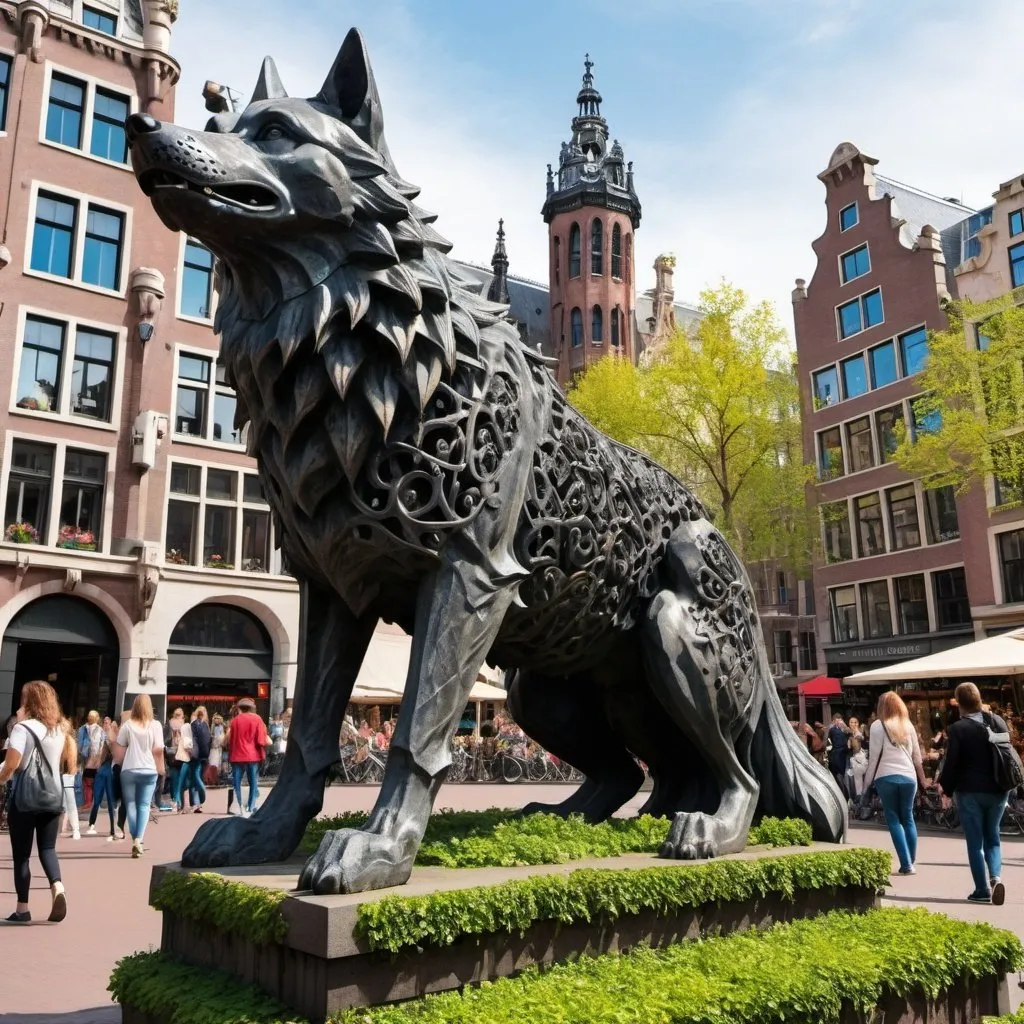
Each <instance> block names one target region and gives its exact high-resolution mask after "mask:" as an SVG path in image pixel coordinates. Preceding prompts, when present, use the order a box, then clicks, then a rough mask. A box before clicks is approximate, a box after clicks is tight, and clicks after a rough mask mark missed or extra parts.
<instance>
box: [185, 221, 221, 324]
mask: <svg viewBox="0 0 1024 1024" xmlns="http://www.w3.org/2000/svg"><path fill="white" fill-rule="evenodd" d="M212 295H213V253H212V252H210V250H209V249H207V248H206V247H205V246H203V245H200V244H199V243H198V242H193V241H191V240H190V241H188V242H187V243H186V244H185V266H184V271H183V273H182V279H181V312H182V315H183V316H195V317H201V318H203V319H209V317H210V316H212V313H211V309H210V307H211V301H212Z"/></svg>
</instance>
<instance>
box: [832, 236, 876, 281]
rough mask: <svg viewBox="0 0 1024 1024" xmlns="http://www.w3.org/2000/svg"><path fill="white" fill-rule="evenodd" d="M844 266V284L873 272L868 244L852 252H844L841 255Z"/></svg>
mask: <svg viewBox="0 0 1024 1024" xmlns="http://www.w3.org/2000/svg"><path fill="white" fill-rule="evenodd" d="M839 261H840V265H841V267H842V277H843V284H848V283H849V282H850V281H852V280H854V278H857V277H863V276H864V275H865V274H868V273H870V272H871V258H870V257H869V256H868V247H867V246H866V245H862V246H860V248H858V249H854V250H853V251H852V252H848V253H844V254H843V255H842V256H840V257H839Z"/></svg>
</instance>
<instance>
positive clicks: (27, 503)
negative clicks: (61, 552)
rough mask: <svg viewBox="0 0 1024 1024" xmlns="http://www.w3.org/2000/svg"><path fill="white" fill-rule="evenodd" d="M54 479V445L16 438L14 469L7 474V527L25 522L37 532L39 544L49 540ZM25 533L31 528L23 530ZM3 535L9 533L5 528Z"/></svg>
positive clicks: (5, 516) (12, 465) (13, 452)
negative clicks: (47, 536)
mask: <svg viewBox="0 0 1024 1024" xmlns="http://www.w3.org/2000/svg"><path fill="white" fill-rule="evenodd" d="M52 479H53V447H52V446H51V445H48V444H33V443H31V442H29V441H15V442H14V444H13V445H12V446H11V471H10V475H9V476H8V478H7V504H6V506H5V509H4V528H5V531H10V529H11V526H12V524H14V523H23V524H25V525H26V526H27V527H30V528H31V531H32V532H34V533H35V535H36V536H35V538H34V541H35V543H37V544H45V543H46V527H47V520H48V519H49V514H50V482H51V480H52ZM21 532H22V536H25V535H26V534H27V536H28V537H31V533H29V532H28V531H21ZM4 536H5V537H6V536H8V533H7V532H5V534H4Z"/></svg>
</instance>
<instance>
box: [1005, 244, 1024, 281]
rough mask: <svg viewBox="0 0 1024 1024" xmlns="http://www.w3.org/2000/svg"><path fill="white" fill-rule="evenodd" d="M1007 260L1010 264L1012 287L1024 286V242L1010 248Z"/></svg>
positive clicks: (1007, 251) (1007, 252)
mask: <svg viewBox="0 0 1024 1024" xmlns="http://www.w3.org/2000/svg"><path fill="white" fill-rule="evenodd" d="M1015 254H1016V255H1015ZM1006 258H1007V261H1008V262H1009V264H1010V287H1011V288H1020V287H1021V286H1024V242H1018V243H1017V244H1016V245H1011V246H1009V248H1008V249H1007V250H1006Z"/></svg>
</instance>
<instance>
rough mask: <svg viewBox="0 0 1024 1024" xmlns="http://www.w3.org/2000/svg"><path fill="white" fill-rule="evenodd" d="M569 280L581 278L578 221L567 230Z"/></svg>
mask: <svg viewBox="0 0 1024 1024" xmlns="http://www.w3.org/2000/svg"><path fill="white" fill-rule="evenodd" d="M568 248H569V280H570V281H573V280H575V279H576V278H578V277H582V276H583V233H582V231H580V225H579V222H578V221H573V222H572V226H571V227H570V228H569V246H568Z"/></svg>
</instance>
